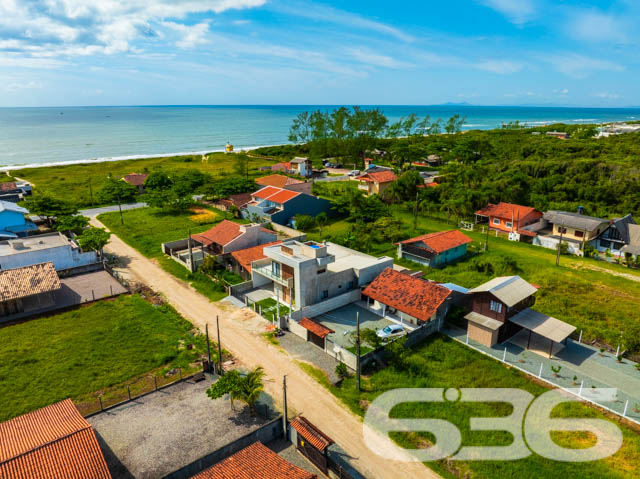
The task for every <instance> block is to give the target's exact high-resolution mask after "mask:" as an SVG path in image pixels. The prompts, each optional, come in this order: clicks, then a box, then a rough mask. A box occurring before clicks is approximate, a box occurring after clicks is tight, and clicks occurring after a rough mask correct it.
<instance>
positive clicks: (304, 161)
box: [291, 156, 309, 163]
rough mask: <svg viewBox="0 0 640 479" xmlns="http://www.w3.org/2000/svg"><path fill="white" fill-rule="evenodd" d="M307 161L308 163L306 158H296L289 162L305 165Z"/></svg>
mask: <svg viewBox="0 0 640 479" xmlns="http://www.w3.org/2000/svg"><path fill="white" fill-rule="evenodd" d="M307 161H309V159H308V158H300V157H298V156H297V157H295V158H294V159H293V160H291V163H306V162H307Z"/></svg>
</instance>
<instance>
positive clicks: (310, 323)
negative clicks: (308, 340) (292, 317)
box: [298, 318, 335, 338]
mask: <svg viewBox="0 0 640 479" xmlns="http://www.w3.org/2000/svg"><path fill="white" fill-rule="evenodd" d="M298 324H299V325H300V326H302V327H303V328H304V329H306V330H307V331H311V332H312V333H313V334H315V335H316V336H320V337H321V338H326V337H327V336H329V335H330V334H331V333H335V331H334V330H333V329H329V328H327V327H326V326H323V325H322V324H320V323H316V322H315V321H314V320H313V319H309V318H302V319H301V320H300V321H299V322H298Z"/></svg>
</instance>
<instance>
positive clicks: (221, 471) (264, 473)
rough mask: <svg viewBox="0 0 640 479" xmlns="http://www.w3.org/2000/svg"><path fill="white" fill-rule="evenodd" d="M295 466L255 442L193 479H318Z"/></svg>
mask: <svg viewBox="0 0 640 479" xmlns="http://www.w3.org/2000/svg"><path fill="white" fill-rule="evenodd" d="M317 477H318V476H317V475H316V474H312V473H310V472H308V471H305V470H304V469H300V468H299V467H297V466H294V465H293V464H291V463H290V462H289V461H287V460H286V459H284V458H283V457H280V456H279V455H278V454H276V453H275V452H273V451H272V450H271V449H269V448H268V447H267V446H265V445H263V444H262V443H261V442H254V443H253V444H251V445H250V446H248V447H245V448H244V449H242V450H241V451H239V452H236V453H235V454H233V455H232V456H229V457H228V458H226V459H224V460H222V461H220V462H219V463H218V464H216V465H215V466H211V467H210V468H209V469H205V470H204V471H202V472H200V473H199V474H196V475H195V476H193V479H244V478H247V479H254V478H255V479H258V478H259V479H317Z"/></svg>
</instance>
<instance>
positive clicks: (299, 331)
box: [288, 318, 309, 341]
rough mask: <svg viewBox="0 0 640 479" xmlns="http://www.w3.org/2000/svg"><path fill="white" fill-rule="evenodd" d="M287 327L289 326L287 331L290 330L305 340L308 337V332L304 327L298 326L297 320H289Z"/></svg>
mask: <svg viewBox="0 0 640 479" xmlns="http://www.w3.org/2000/svg"><path fill="white" fill-rule="evenodd" d="M300 319H302V318H300ZM288 327H289V331H291V332H292V333H293V334H295V335H296V336H299V337H301V338H302V339H304V340H305V341H307V340H308V339H309V338H308V334H307V333H308V331H307V330H306V329H305V328H303V327H302V326H300V325H299V324H298V323H297V322H295V321H293V320H289V322H288Z"/></svg>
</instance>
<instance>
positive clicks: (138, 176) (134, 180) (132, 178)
mask: <svg viewBox="0 0 640 479" xmlns="http://www.w3.org/2000/svg"><path fill="white" fill-rule="evenodd" d="M148 176H149V175H148V174H146V173H129V174H128V175H125V176H123V177H122V180H123V181H125V182H126V183H129V184H130V185H131V186H135V187H136V188H138V193H140V194H142V193H144V182H145V180H146V179H147V177H148Z"/></svg>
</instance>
